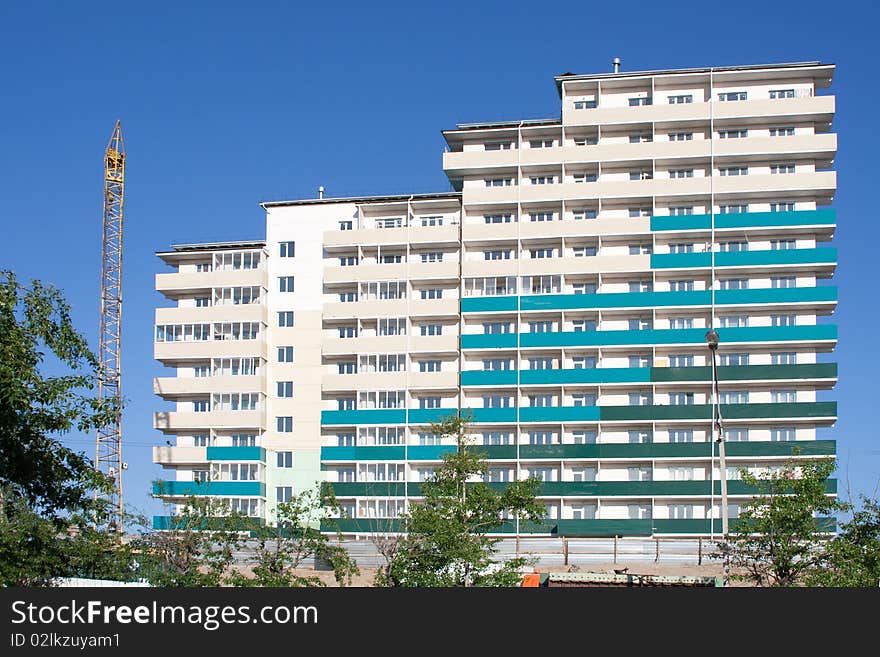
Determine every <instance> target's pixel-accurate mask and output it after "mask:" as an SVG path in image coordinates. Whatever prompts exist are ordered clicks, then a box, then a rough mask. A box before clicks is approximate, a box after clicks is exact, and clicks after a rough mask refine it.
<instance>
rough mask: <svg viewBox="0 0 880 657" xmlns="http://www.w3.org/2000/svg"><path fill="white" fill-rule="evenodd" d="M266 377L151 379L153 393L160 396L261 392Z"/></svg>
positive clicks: (165, 377)
mask: <svg viewBox="0 0 880 657" xmlns="http://www.w3.org/2000/svg"><path fill="white" fill-rule="evenodd" d="M265 386H266V379H265V378H264V377H262V376H204V377H174V376H164V377H158V378H155V379H153V393H154V394H156V395H159V396H160V397H165V398H168V397H178V396H180V395H196V394H204V393H213V392H262V391H263V390H264V388H265Z"/></svg>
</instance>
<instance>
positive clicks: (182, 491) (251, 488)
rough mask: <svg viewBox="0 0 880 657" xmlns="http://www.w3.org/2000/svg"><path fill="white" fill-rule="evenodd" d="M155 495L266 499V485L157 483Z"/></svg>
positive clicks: (256, 482) (155, 484) (215, 482)
mask: <svg viewBox="0 0 880 657" xmlns="http://www.w3.org/2000/svg"><path fill="white" fill-rule="evenodd" d="M153 495H160V496H168V497H189V496H190V495H196V496H201V495H235V496H238V495H243V496H248V497H265V496H266V484H264V483H263V482H261V481H204V482H200V481H156V482H153Z"/></svg>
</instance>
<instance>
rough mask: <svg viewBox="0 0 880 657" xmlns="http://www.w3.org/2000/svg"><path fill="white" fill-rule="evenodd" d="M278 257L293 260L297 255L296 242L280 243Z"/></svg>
mask: <svg viewBox="0 0 880 657" xmlns="http://www.w3.org/2000/svg"><path fill="white" fill-rule="evenodd" d="M278 255H279V257H281V258H292V257H294V256H295V255H296V242H279V243H278Z"/></svg>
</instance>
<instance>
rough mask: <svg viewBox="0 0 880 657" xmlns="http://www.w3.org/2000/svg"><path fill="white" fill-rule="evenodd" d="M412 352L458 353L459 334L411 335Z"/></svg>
mask: <svg viewBox="0 0 880 657" xmlns="http://www.w3.org/2000/svg"><path fill="white" fill-rule="evenodd" d="M409 345H410V352H415V351H418V352H421V353H435V352H436V353H449V352H455V353H458V336H457V335H413V336H410V342H409Z"/></svg>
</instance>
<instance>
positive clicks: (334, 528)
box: [321, 518, 403, 534]
mask: <svg viewBox="0 0 880 657" xmlns="http://www.w3.org/2000/svg"><path fill="white" fill-rule="evenodd" d="M321 531H322V532H324V533H336V532H341V533H343V534H387V533H397V532H401V531H403V522H402V521H401V520H400V519H399V518H324V519H323V520H321Z"/></svg>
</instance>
